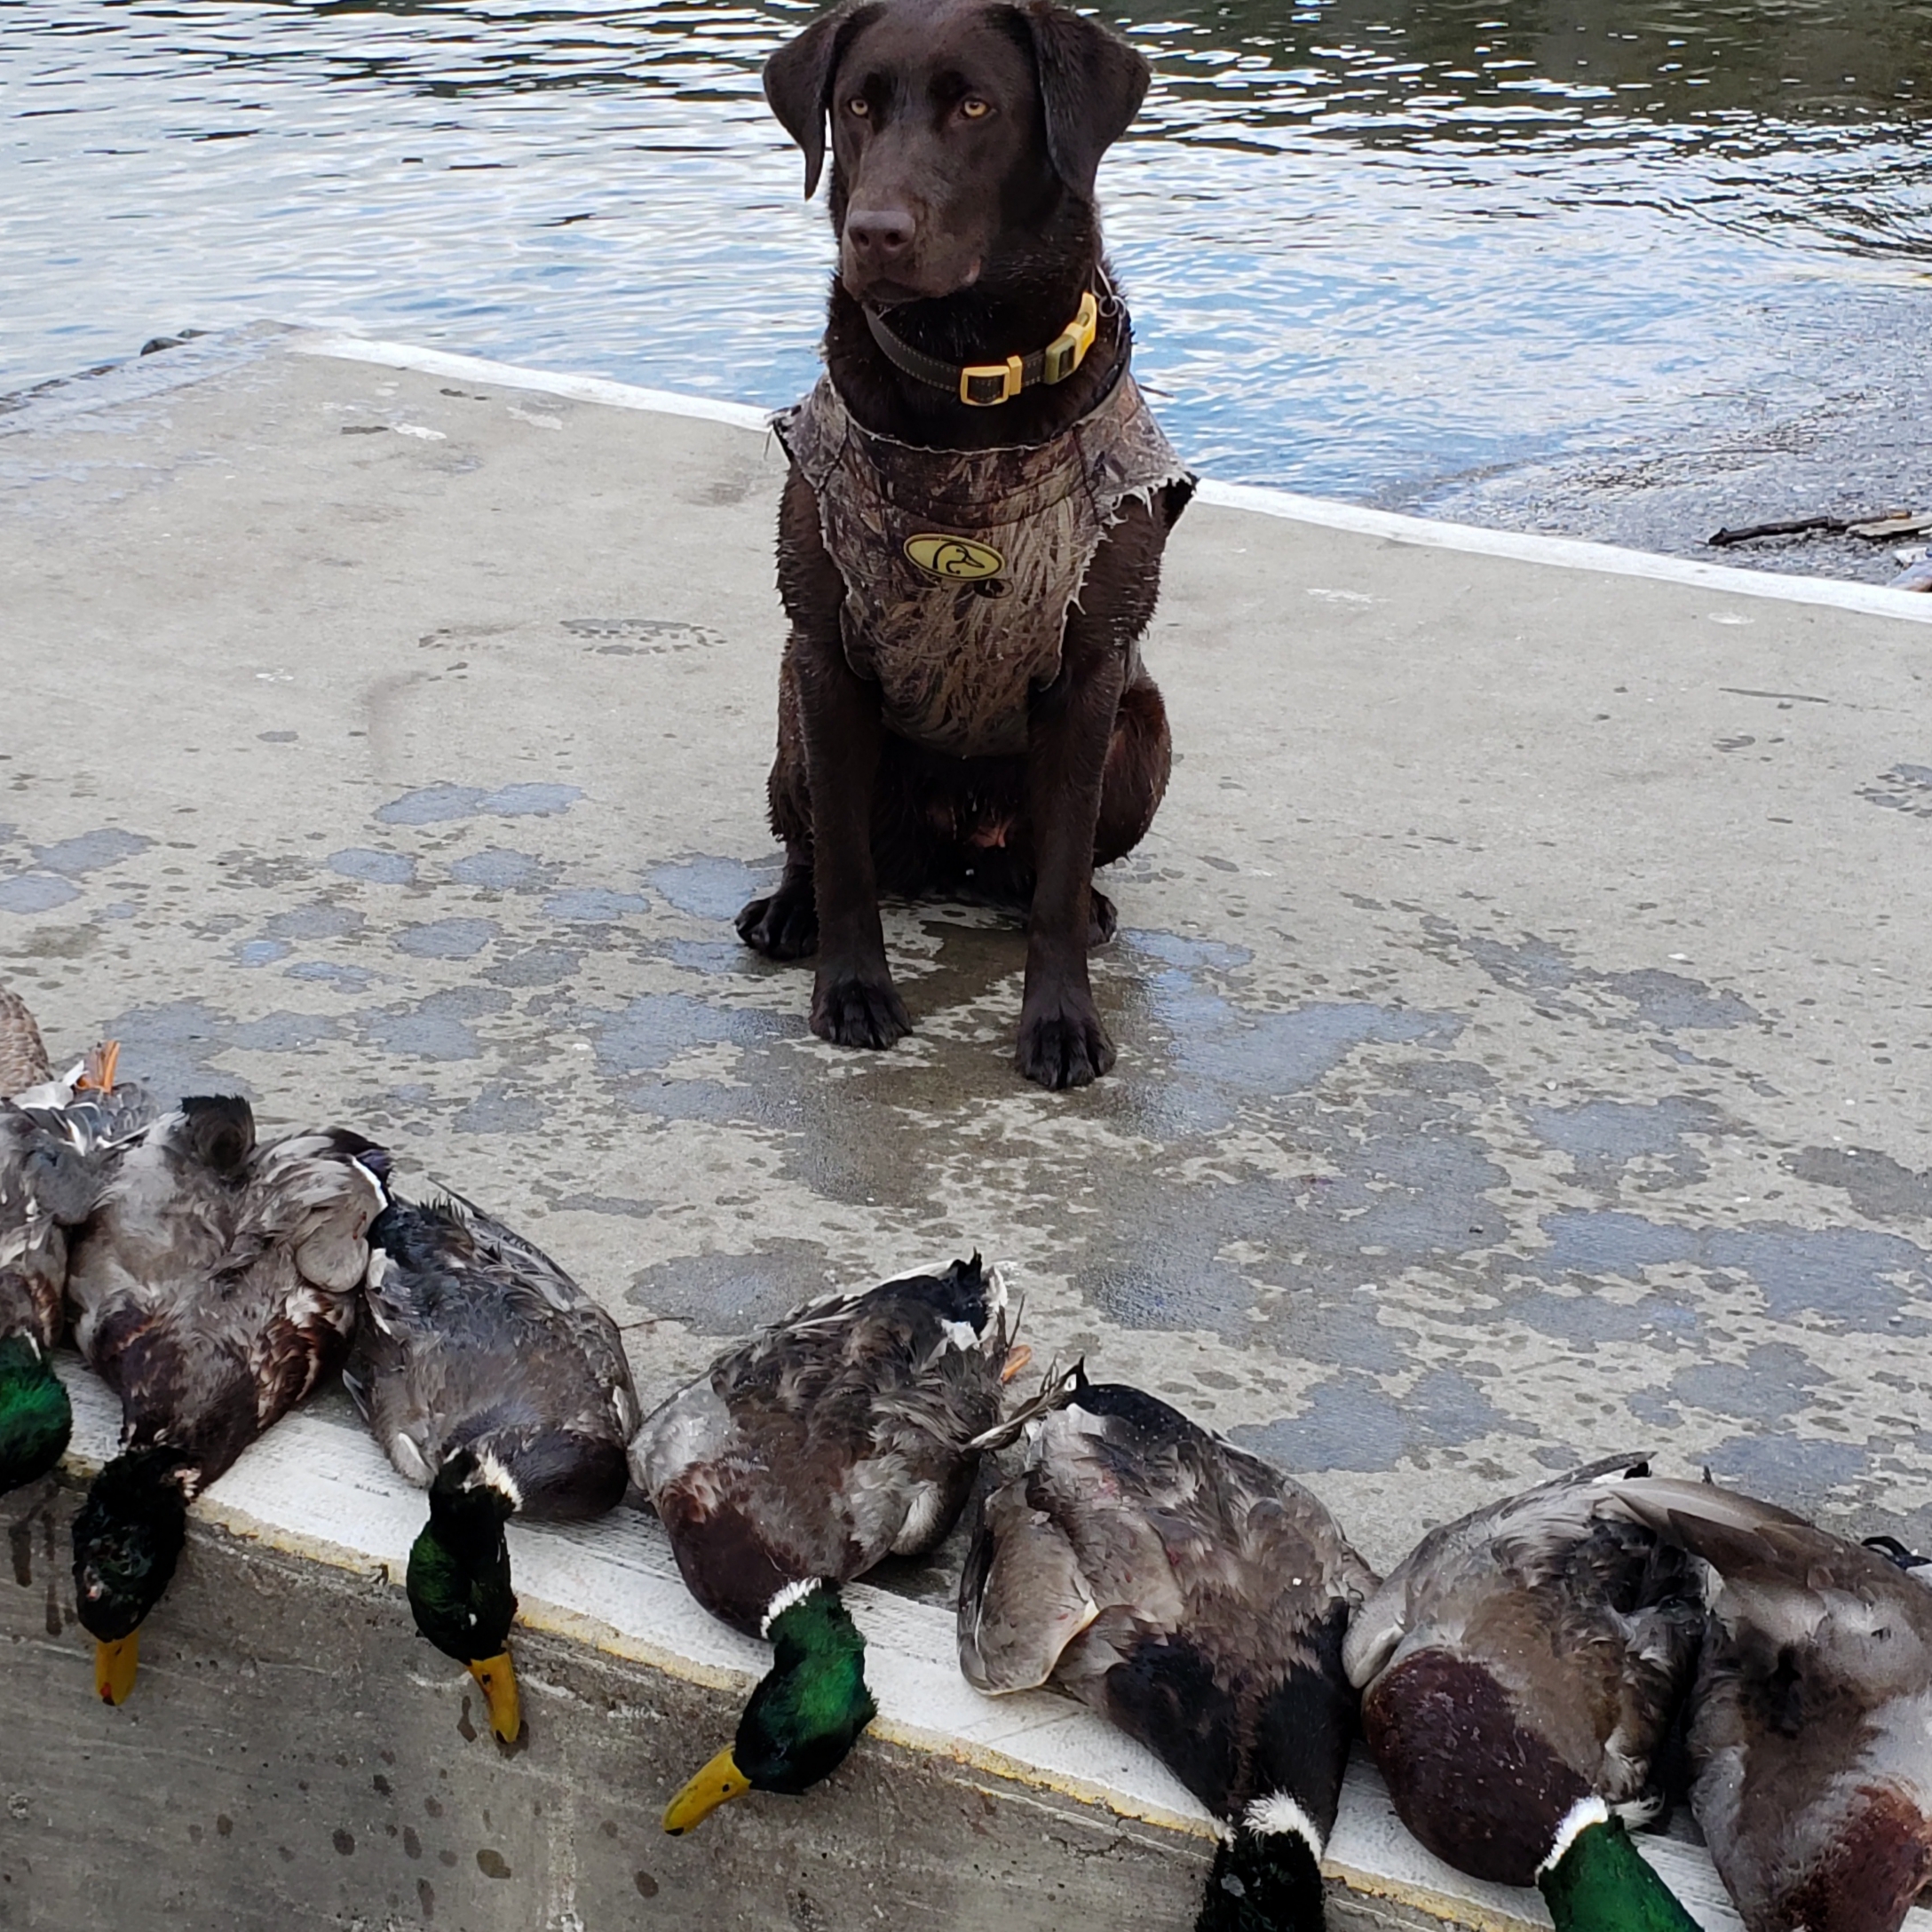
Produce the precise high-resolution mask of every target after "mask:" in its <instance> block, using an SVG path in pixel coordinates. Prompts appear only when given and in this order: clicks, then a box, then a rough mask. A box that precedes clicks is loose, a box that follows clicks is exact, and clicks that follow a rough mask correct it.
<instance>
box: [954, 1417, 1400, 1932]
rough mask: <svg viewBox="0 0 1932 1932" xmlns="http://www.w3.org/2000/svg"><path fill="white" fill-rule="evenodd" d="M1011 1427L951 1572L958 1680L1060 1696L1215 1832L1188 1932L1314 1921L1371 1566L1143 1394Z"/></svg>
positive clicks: (1296, 1495) (1242, 1462) (1315, 1510)
mask: <svg viewBox="0 0 1932 1932" xmlns="http://www.w3.org/2000/svg"><path fill="white" fill-rule="evenodd" d="M1026 1433H1027V1437H1028V1443H1027V1449H1026V1461H1025V1469H1023V1471H1022V1472H1021V1473H1020V1474H1018V1475H1017V1476H1016V1477H1014V1478H1013V1479H1012V1480H1011V1481H1010V1482H1009V1483H1007V1484H1006V1485H1004V1486H1003V1487H1002V1488H1001V1489H1000V1490H998V1491H997V1492H996V1493H994V1495H992V1496H991V1497H990V1498H989V1499H988V1500H987V1501H986V1505H985V1508H984V1511H983V1515H982V1518H981V1523H980V1527H979V1531H978V1536H977V1538H976V1539H975V1541H974V1545H973V1549H972V1553H971V1555H970V1557H969V1558H968V1561H967V1564H966V1569H965V1572H964V1574H963V1575H962V1578H961V1581H960V1595H959V1654H960V1665H961V1667H962V1670H963V1671H964V1672H965V1675H966V1676H967V1678H968V1680H969V1681H970V1683H972V1684H973V1685H974V1686H975V1687H976V1688H977V1689H978V1690H986V1691H989V1692H1002V1691H1012V1690H1031V1689H1033V1688H1034V1687H1035V1686H1038V1685H1041V1684H1045V1683H1051V1684H1054V1685H1056V1686H1057V1687H1058V1688H1060V1689H1061V1690H1066V1691H1069V1692H1071V1693H1072V1694H1073V1696H1075V1697H1077V1698H1080V1699H1081V1701H1082V1702H1084V1703H1086V1704H1089V1705H1090V1706H1092V1707H1093V1708H1094V1709H1095V1710H1097V1711H1098V1712H1100V1713H1101V1714H1103V1715H1105V1716H1106V1717H1108V1718H1111V1719H1112V1721H1113V1722H1115V1723H1117V1724H1119V1725H1120V1727H1121V1728H1122V1729H1123V1730H1126V1731H1128V1733H1129V1734H1130V1735H1132V1736H1134V1737H1136V1738H1139V1739H1140V1740H1141V1742H1142V1743H1144V1744H1145V1745H1147V1746H1149V1747H1150V1748H1151V1749H1152V1750H1153V1751H1154V1752H1155V1753H1157V1754H1159V1756H1160V1758H1161V1759H1162V1760H1163V1761H1164V1762H1166V1763H1167V1764H1168V1767H1169V1768H1170V1769H1171V1770H1173V1771H1174V1773H1175V1775H1176V1777H1178V1778H1180V1780H1181V1781H1182V1783H1183V1784H1184V1785H1185V1786H1187V1787H1188V1789H1189V1790H1190V1791H1192V1793H1194V1795H1195V1796H1196V1797H1197V1798H1199V1799H1200V1801H1201V1802H1202V1803H1203V1804H1205V1805H1206V1806H1207V1809H1209V1810H1210V1811H1212V1812H1213V1813H1214V1814H1215V1816H1216V1817H1219V1818H1221V1819H1222V1820H1223V1822H1224V1823H1225V1824H1226V1825H1228V1827H1229V1828H1230V1832H1231V1842H1230V1844H1229V1845H1228V1846H1227V1847H1225V1848H1224V1849H1223V1855H1222V1857H1221V1860H1220V1861H1219V1863H1217V1865H1216V1867H1215V1873H1213V1875H1212V1876H1211V1878H1210V1881H1209V1884H1208V1888H1207V1898H1206V1904H1205V1906H1204V1909H1203V1912H1202V1915H1201V1919H1200V1924H1201V1925H1202V1926H1203V1927H1216V1928H1218V1927H1221V1926H1223V1925H1225V1926H1230V1927H1232V1926H1236V1925H1242V1926H1250V1925H1251V1926H1254V1927H1256V1928H1260V1927H1263V1926H1269V1927H1271V1928H1275V1932H1306V1928H1314V1927H1318V1926H1319V1924H1320V1923H1321V1914H1322V1906H1321V1883H1320V1878H1319V1874H1318V1864H1317V1861H1318V1859H1319V1857H1320V1856H1321V1853H1322V1849H1323V1847H1324V1845H1325V1843H1326V1839H1327V1835H1328V1833H1329V1832H1330V1831H1331V1830H1332V1829H1333V1828H1334V1819H1335V1809H1336V1805H1337V1802H1338V1801H1339V1798H1340V1793H1341V1786H1342V1771H1343V1770H1344V1768H1345V1766H1346V1763H1347V1758H1348V1749H1349V1739H1350V1735H1351V1733H1352V1732H1353V1730H1354V1726H1355V1702H1356V1700H1355V1693H1354V1690H1353V1689H1352V1688H1351V1686H1350V1683H1349V1681H1348V1678H1347V1675H1346V1674H1345V1673H1344V1671H1343V1669H1342V1640H1343V1634H1344V1632H1345V1631H1346V1629H1347V1627H1348V1623H1349V1619H1350V1614H1351V1612H1352V1611H1354V1610H1355V1609H1356V1608H1357V1607H1358V1606H1359V1605H1360V1603H1362V1602H1363V1600H1364V1599H1365V1598H1366V1596H1367V1595H1368V1594H1369V1593H1370V1592H1371V1591H1372V1590H1373V1589H1374V1587H1375V1577H1374V1572H1373V1571H1371V1570H1370V1568H1369V1567H1368V1565H1367V1564H1366V1563H1365V1562H1364V1561H1363V1560H1362V1558H1361V1556H1358V1554H1357V1552H1356V1551H1355V1549H1354V1548H1352V1546H1351V1545H1350V1543H1349V1541H1348V1539H1347V1538H1346V1537H1345V1536H1344V1535H1343V1534H1342V1530H1341V1528H1340V1526H1339V1525H1338V1524H1336V1522H1335V1520H1334V1516H1332V1515H1330V1513H1329V1511H1328V1509H1327V1508H1326V1506H1325V1505H1324V1504H1323V1503H1322V1502H1321V1501H1320V1500H1319V1499H1318V1498H1317V1497H1316V1496H1314V1495H1313V1494H1312V1493H1310V1492H1309V1491H1308V1490H1306V1489H1304V1488H1303V1487H1302V1485H1300V1484H1298V1483H1296V1482H1295V1481H1293V1480H1292V1479H1291V1478H1289V1477H1286V1476H1284V1475H1282V1474H1281V1473H1280V1472H1279V1470H1277V1469H1273V1468H1272V1467H1271V1466H1270V1465H1269V1464H1268V1463H1266V1462H1264V1461H1262V1460H1261V1458H1259V1457H1258V1456H1254V1455H1251V1454H1249V1453H1247V1452H1246V1451H1245V1450H1241V1449H1238V1448H1236V1447H1235V1446H1234V1445H1232V1444H1231V1443H1228V1442H1225V1441H1223V1439H1222V1438H1221V1437H1218V1436H1215V1435H1212V1434H1210V1433H1209V1432H1208V1431H1207V1430H1206V1429H1201V1428H1200V1427H1198V1426H1197V1425H1196V1424H1194V1423H1193V1422H1191V1421H1189V1420H1188V1419H1187V1418H1186V1417H1185V1416H1184V1415H1182V1414H1181V1413H1179V1412H1178V1411H1176V1410H1175V1409H1172V1408H1170V1407H1169V1406H1168V1405H1167V1404H1166V1403H1164V1402H1161V1401H1159V1400H1157V1399H1156V1398H1153V1397H1152V1396H1149V1395H1146V1394H1144V1393H1143V1392H1142V1391H1141V1390H1137V1389H1130V1388H1126V1387H1122V1386H1119V1385H1105V1384H1091V1385H1090V1384H1087V1383H1086V1382H1084V1381H1082V1382H1081V1385H1080V1386H1079V1387H1077V1388H1076V1389H1075V1390H1074V1391H1073V1394H1072V1395H1071V1396H1070V1398H1068V1400H1067V1402H1066V1403H1065V1406H1063V1407H1060V1408H1058V1409H1056V1410H1054V1411H1053V1412H1051V1413H1048V1414H1045V1415H1043V1416H1041V1417H1040V1418H1038V1419H1037V1420H1036V1421H1033V1422H1030V1423H1029V1424H1028V1425H1027V1431H1026ZM1271 1894H1272V1895H1273V1896H1272V1898H1271V1897H1270V1896H1269V1895H1271Z"/></svg>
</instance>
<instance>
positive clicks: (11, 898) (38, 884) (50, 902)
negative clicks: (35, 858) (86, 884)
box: [0, 872, 81, 913]
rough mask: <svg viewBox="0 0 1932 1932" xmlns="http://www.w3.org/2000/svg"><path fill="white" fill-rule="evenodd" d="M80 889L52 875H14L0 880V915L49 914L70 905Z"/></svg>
mask: <svg viewBox="0 0 1932 1932" xmlns="http://www.w3.org/2000/svg"><path fill="white" fill-rule="evenodd" d="M80 896H81V889H80V888H79V887H78V886H77V885H75V883H73V882H72V881H71V880H68V879H63V878H59V877H58V876H56V875H54V874H52V873H51V872H17V873H15V874H14V875H12V877H11V878H7V879H0V913H48V912H51V911H53V909H54V908H55V907H57V906H67V905H71V904H72V903H73V901H74V900H75V899H78V898H79V897H80Z"/></svg>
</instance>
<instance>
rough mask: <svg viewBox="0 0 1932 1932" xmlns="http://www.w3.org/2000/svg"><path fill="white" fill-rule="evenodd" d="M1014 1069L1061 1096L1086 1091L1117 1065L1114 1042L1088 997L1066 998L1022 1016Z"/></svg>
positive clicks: (1043, 1004)
mask: <svg viewBox="0 0 1932 1932" xmlns="http://www.w3.org/2000/svg"><path fill="white" fill-rule="evenodd" d="M1013 1064H1014V1065H1016V1066H1017V1067H1018V1069H1019V1070H1020V1072H1021V1073H1024V1074H1025V1076H1026V1078H1027V1079H1028V1080H1030V1081H1038V1082H1039V1083H1040V1085H1041V1086H1042V1087H1050V1088H1052V1089H1055V1090H1056V1091H1057V1090H1058V1089H1060V1088H1063V1087H1085V1086H1087V1085H1089V1083H1090V1082H1091V1081H1097V1080H1098V1079H1099V1078H1100V1076H1101V1075H1102V1074H1103V1073H1105V1072H1106V1071H1107V1070H1108V1068H1109V1067H1111V1066H1112V1065H1113V1042H1112V1041H1111V1040H1109V1039H1108V1038H1107V1030H1106V1028H1105V1026H1103V1025H1101V1024H1100V1016H1099V1014H1098V1013H1097V1012H1096V1011H1095V1010H1094V1003H1093V1001H1092V999H1091V998H1090V997H1089V996H1087V995H1084V994H1072V993H1067V994H1059V995H1057V996H1056V997H1054V998H1052V999H1050V1000H1047V1001H1042V1002H1041V1006H1040V1010H1038V1011H1023V1012H1022V1013H1021V1014H1020V1017H1019V1050H1018V1052H1017V1053H1016V1054H1015V1055H1014V1056H1013Z"/></svg>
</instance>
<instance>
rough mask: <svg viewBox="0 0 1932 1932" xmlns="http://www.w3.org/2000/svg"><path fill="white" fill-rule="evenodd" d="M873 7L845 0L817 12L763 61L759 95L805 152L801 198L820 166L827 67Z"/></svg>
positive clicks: (868, 0)
mask: <svg viewBox="0 0 1932 1932" xmlns="http://www.w3.org/2000/svg"><path fill="white" fill-rule="evenodd" d="M878 12H879V8H878V5H877V4H876V0H845V4H843V6H835V7H833V8H831V9H829V10H828V11H827V12H824V13H821V14H820V16H819V17H818V19H817V20H814V21H813V22H812V25H811V26H810V27H808V28H806V29H805V30H804V33H802V34H800V35H798V36H796V37H795V38H793V39H791V40H788V41H787V42H786V43H785V44H784V45H783V46H782V47H780V49H779V50H778V51H777V52H776V53H774V54H773V55H772V58H771V59H769V60H767V61H766V62H765V63H764V98H765V99H766V100H767V101H769V102H770V103H771V107H772V113H773V114H775V115H777V116H778V120H779V125H780V127H782V128H783V129H784V130H785V131H786V132H787V133H788V135H790V136H791V138H792V139H793V140H795V141H796V142H797V144H798V146H799V148H800V149H801V151H802V152H803V153H804V157H805V199H806V200H807V201H808V202H809V201H810V200H811V199H812V195H813V194H814V193H815V192H816V191H817V188H818V186H819V176H820V172H821V171H822V170H823V169H824V167H825V115H826V110H827V107H830V106H831V101H830V99H829V98H828V97H829V96H830V93H831V88H832V70H833V69H834V68H835V67H837V65H838V57H839V55H840V54H841V53H843V51H845V43H846V42H847V41H848V40H849V39H850V38H851V36H852V34H853V33H854V32H855V31H856V30H857V29H858V28H861V27H863V26H864V25H865V24H866V22H867V20H871V19H872V18H873V17H874V16H875V14H877V13H878Z"/></svg>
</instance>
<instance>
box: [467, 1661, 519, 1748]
mask: <svg viewBox="0 0 1932 1932" xmlns="http://www.w3.org/2000/svg"><path fill="white" fill-rule="evenodd" d="M470 1675H471V1676H472V1677H474V1678H475V1679H476V1681H477V1682H478V1683H479V1684H480V1685H481V1686H482V1687H483V1695H484V1696H485V1697H486V1698H488V1700H489V1706H490V1729H491V1730H494V1731H495V1733H496V1735H497V1736H498V1737H499V1738H502V1739H503V1742H504V1743H505V1744H515V1743H516V1741H517V1738H518V1735H519V1732H521V1730H523V1700H522V1698H519V1696H518V1694H517V1669H516V1666H515V1665H514V1664H512V1663H511V1661H510V1652H509V1651H499V1652H498V1654H497V1655H496V1656H495V1657H479V1658H478V1659H476V1661H475V1662H474V1663H472V1664H471V1666H470Z"/></svg>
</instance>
